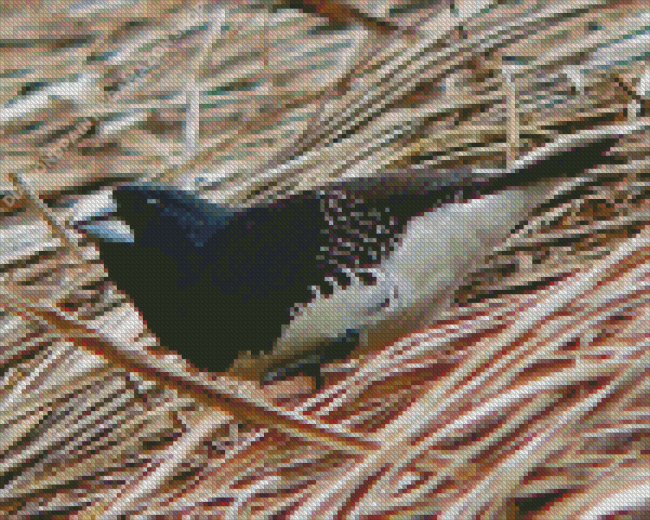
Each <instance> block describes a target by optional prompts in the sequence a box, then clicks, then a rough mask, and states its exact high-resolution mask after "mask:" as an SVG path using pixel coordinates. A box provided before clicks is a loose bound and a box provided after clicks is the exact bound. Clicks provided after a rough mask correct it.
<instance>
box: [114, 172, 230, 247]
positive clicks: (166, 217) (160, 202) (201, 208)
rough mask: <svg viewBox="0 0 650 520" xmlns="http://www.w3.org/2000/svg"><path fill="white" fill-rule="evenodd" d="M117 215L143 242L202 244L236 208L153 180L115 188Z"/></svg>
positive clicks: (223, 223)
mask: <svg viewBox="0 0 650 520" xmlns="http://www.w3.org/2000/svg"><path fill="white" fill-rule="evenodd" d="M113 197H114V199H115V201H116V204H117V216H118V218H119V219H120V220H122V221H124V222H125V223H126V224H128V226H129V227H130V228H131V229H132V230H133V234H134V235H135V239H136V240H138V241H139V242H140V243H141V244H142V245H152V244H154V243H155V244H156V245H163V244H165V243H167V242H172V241H173V243H174V244H175V246H174V247H178V245H179V244H182V243H184V242H185V241H190V242H191V243H192V245H193V246H195V247H201V246H203V244H204V243H206V242H207V241H208V240H209V239H210V237H211V236H212V235H213V234H214V233H215V231H216V230H218V229H222V228H223V227H224V226H225V225H226V224H227V223H228V221H229V220H230V219H231V218H232V216H233V215H234V213H233V212H231V211H228V210H226V209H225V208H224V207H222V206H219V205H217V204H214V203H211V202H209V201H203V200H201V199H199V198H197V197H196V195H195V194H193V193H191V194H190V193H187V192H185V191H184V190H182V189H180V188H175V187H170V186H163V185H159V184H153V183H144V184H135V183H134V184H126V185H122V186H119V187H118V188H116V189H115V191H114V193H113Z"/></svg>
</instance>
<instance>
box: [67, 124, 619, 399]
mask: <svg viewBox="0 0 650 520" xmlns="http://www.w3.org/2000/svg"><path fill="white" fill-rule="evenodd" d="M605 137H606V138H604V139H596V140H595V141H592V142H588V143H587V144H586V145H584V146H581V148H580V149H578V150H571V149H569V150H563V151H560V153H557V154H554V155H552V156H550V157H547V158H546V159H545V160H543V161H533V163H532V164H528V165H524V166H521V167H517V168H514V169H511V171H508V170H503V171H499V170H493V171H489V172H487V173H486V172H485V171H484V172H480V171H472V170H471V169H467V168H463V169H458V170H453V171H442V170H441V171H438V172H433V171H431V170H426V169H424V170H422V172H423V173H422V174H421V175H416V176H414V175H409V176H407V177H406V178H405V179H406V180H404V178H402V179H396V178H393V179H392V180H391V178H390V176H384V177H382V178H381V179H378V178H377V177H376V176H373V175H368V176H366V177H361V178H357V179H353V180H345V181H343V182H341V183H338V184H337V183H332V184H331V185H330V186H327V187H325V186H322V187H319V188H316V189H312V190H306V191H303V192H300V193H298V194H294V195H293V196H288V197H281V198H279V199H275V200H272V201H271V200H269V201H266V202H265V203H263V204H257V205H254V206H251V207H237V206H233V205H229V204H224V203H218V202H214V201H212V200H208V199H205V198H204V197H202V196H201V195H200V194H199V193H197V192H196V191H194V190H191V189H187V188H180V187H176V186H171V185H163V184H156V183H152V182H149V183H138V182H131V183H126V184H123V185H120V186H117V187H116V188H115V189H114V191H113V198H114V205H113V207H112V208H111V211H110V213H111V217H112V218H117V219H119V222H121V223H122V224H120V226H118V227H117V229H118V230H119V232H111V231H110V230H114V229H116V226H115V221H114V220H113V221H107V220H103V221H102V220H101V219H100V220H99V221H97V220H93V219H92V218H90V217H89V218H85V219H81V221H80V224H79V229H81V230H83V231H85V232H87V233H88V234H89V235H91V238H92V236H94V237H99V238H98V246H99V250H100V257H101V258H102V261H103V263H104V265H105V267H106V269H107V271H108V274H109V278H110V279H111V280H113V281H114V282H115V283H116V285H117V287H118V288H119V289H120V290H122V291H124V292H125V293H126V294H127V295H128V296H129V297H130V298H131V299H132V301H133V303H134V305H135V307H136V308H137V309H138V311H139V312H140V313H141V315H142V318H143V319H144V321H145V322H146V325H147V327H148V328H149V329H150V330H151V331H152V332H154V334H155V335H156V336H157V338H158V339H159V341H160V343H161V345H164V346H165V347H167V348H169V349H171V350H174V351H176V352H177V353H178V354H179V355H181V356H182V357H183V358H185V359H186V360H188V361H189V362H191V363H192V364H193V365H194V366H195V367H197V368H198V369H200V370H207V371H209V372H214V373H229V374H234V375H237V376H241V377H245V378H248V379H251V380H257V381H258V382H260V383H262V384H264V383H268V382H270V381H275V380H278V379H281V378H283V377H288V376H290V375H292V374H296V373H302V374H303V375H309V376H315V377H317V378H319V374H320V373H319V367H320V365H321V364H322V363H323V362H326V361H331V360H333V359H343V358H345V357H346V356H347V355H349V353H350V352H351V351H352V350H353V349H355V348H358V347H375V346H380V345H386V344H390V343H391V342H392V341H395V340H396V339H397V338H399V337H401V336H403V335H404V334H407V333H408V332H409V331H413V330H415V329H417V328H418V326H422V324H424V323H425V322H426V320H430V319H431V317H432V316H434V317H435V315H436V314H437V313H439V312H441V311H442V310H443V309H445V308H447V307H448V306H449V301H450V298H451V297H452V295H453V292H454V290H455V289H456V288H457V287H458V285H459V283H460V282H461V281H462V280H463V279H464V278H465V277H466V276H467V275H468V274H469V273H470V272H472V270H474V269H476V267H477V266H478V265H480V263H481V262H482V261H483V259H484V258H485V257H486V255H487V254H488V253H489V252H490V251H491V250H492V248H493V247H494V246H495V245H497V244H498V243H499V242H501V241H502V240H503V239H504V238H505V237H506V236H507V235H508V234H509V233H510V232H511V231H512V230H513V229H514V228H515V226H516V225H517V224H518V223H519V222H520V221H522V220H525V219H526V217H527V216H528V215H529V214H530V212H531V210H532V209H534V208H535V207H536V206H538V205H539V204H541V203H543V202H544V201H545V200H547V199H548V197H549V196H550V195H551V194H552V192H553V190H554V189H556V184H555V183H554V182H553V180H552V179H554V178H555V177H557V175H558V174H559V173H562V174H564V175H577V174H580V173H581V172H584V171H585V170H587V169H588V168H589V167H591V166H593V165H595V164H600V163H602V161H603V154H604V153H605V152H606V151H607V150H608V149H609V148H610V147H611V146H612V144H613V142H614V140H615V139H614V138H611V136H610V137H609V138H607V136H605ZM549 179H550V180H549ZM357 195H358V197H357ZM332 200H336V201H338V202H337V204H335V206H334V209H333V210H332V209H331V207H330V211H329V212H328V210H327V207H328V203H331V201H332ZM348 203H352V204H351V207H352V210H356V209H359V208H361V209H362V211H361V212H355V211H351V212H350V211H348V215H347V216H342V213H345V211H343V210H344V209H345V208H346V206H350V204H348ZM377 207H379V208H381V209H382V211H380V212H379V213H378V214H376V215H375V216H374V217H373V218H372V219H370V224H369V227H370V228H373V226H374V228H380V227H382V226H381V225H379V224H378V222H380V221H381V222H388V221H397V225H395V226H393V228H392V229H389V231H388V232H386V233H384V234H383V235H382V236H383V240H384V241H383V242H382V239H380V240H376V241H375V248H374V249H373V247H369V251H361V254H360V251H359V249H355V247H354V244H352V246H351V249H350V251H348V254H347V256H345V255H343V256H342V257H338V258H335V259H334V256H335V255H334V249H335V248H333V247H332V244H333V243H336V241H337V239H338V242H341V240H342V241H343V242H346V243H347V242H348V239H349V238H350V236H353V237H354V236H356V237H357V238H358V237H359V233H358V231H359V228H360V224H359V222H360V220H359V218H358V217H357V218H356V220H355V219H354V218H353V217H352V216H350V215H351V214H357V213H361V214H363V215H365V216H367V215H369V214H372V213H373V209H375V208H377ZM377 215H378V216H377ZM104 216H105V212H104ZM337 216H338V217H339V218H340V219H341V220H342V221H343V224H342V225H340V226H337V222H336V220H337ZM344 217H345V218H344ZM109 222H113V223H112V224H110V225H109ZM106 227H108V229H109V232H107V230H106ZM126 228H128V229H130V230H131V234H130V235H128V234H126V233H125V232H124V229H126ZM378 235H381V233H378ZM380 238H381V237H380ZM352 241H354V240H352ZM357 242H359V240H357ZM377 244H381V246H382V247H381V248H380V249H384V250H383V252H382V253H381V254H379V255H377V249H378V246H377ZM361 249H362V248H361ZM373 255H375V256H378V258H375V257H373ZM333 259H334V260H333ZM321 382H322V381H321V380H319V384H317V387H318V386H320V383H321Z"/></svg>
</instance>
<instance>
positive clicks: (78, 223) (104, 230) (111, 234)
mask: <svg viewBox="0 0 650 520" xmlns="http://www.w3.org/2000/svg"><path fill="white" fill-rule="evenodd" d="M66 213H67V220H68V223H69V224H70V225H71V226H72V227H74V228H75V229H77V230H79V231H81V232H82V233H84V234H85V235H86V236H88V237H89V238H92V239H96V240H102V241H107V242H121V243H133V242H134V240H135V237H134V234H133V230H132V229H131V228H130V227H129V226H128V224H126V223H125V222H122V221H121V220H118V219H117V218H116V215H117V203H116V201H115V199H114V198H113V190H101V191H99V192H97V193H96V194H93V195H92V196H90V197H84V198H82V199H79V200H77V201H76V202H75V203H74V204H72V205H71V207H70V208H69V209H68V210H67V212H66Z"/></svg>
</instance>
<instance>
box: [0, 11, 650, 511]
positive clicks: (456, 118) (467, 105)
mask: <svg viewBox="0 0 650 520" xmlns="http://www.w3.org/2000/svg"><path fill="white" fill-rule="evenodd" d="M339 1H340V3H336V2H337V0H331V1H329V2H327V1H326V2H315V1H314V2H306V3H305V4H300V5H299V4H298V3H297V2H293V3H286V4H283V3H281V2H280V1H275V2H274V1H271V0H260V1H259V2H248V3H244V2H236V1H231V2H222V3H218V4H217V3H214V2H208V3H205V4H198V3H191V2H180V1H176V0H160V1H145V0H140V1H136V0H107V1H105V2H85V3H81V2H74V1H66V0H61V1H57V0H53V1H50V2H40V1H24V2H10V1H8V0H3V1H2V3H1V4H0V12H1V23H0V107H1V108H0V146H1V150H2V154H3V156H2V160H1V161H0V168H1V171H0V191H1V193H0V195H2V196H4V197H5V198H4V199H3V200H2V201H0V218H1V226H0V265H1V268H0V291H1V292H0V302H1V304H2V308H1V314H0V381H1V385H0V446H1V447H2V450H1V452H0V479H1V480H0V481H1V484H2V485H1V486H0V488H1V489H0V515H2V516H3V517H7V518H23V517H27V518H29V517H31V516H36V515H38V514H39V513H42V514H46V515H47V517H49V518H101V517H106V518H111V517H116V515H126V516H127V517H131V516H136V515H142V517H143V518H145V517H146V518H154V517H160V518H206V517H214V518H233V519H234V518H260V519H261V518H288V517H294V518H441V519H442V518H444V519H450V520H451V519H468V520H469V519H474V518H481V519H483V518H486V519H487V518H491V519H507V520H510V519H524V518H525V519H534V520H542V519H544V520H549V519H559V518H561V519H564V518H566V519H596V518H603V519H604V518H607V519H610V518H635V519H642V518H648V515H650V459H649V454H648V453H649V452H648V448H649V442H648V440H649V433H650V407H649V403H650V378H649V377H648V370H647V367H648V362H649V360H650V349H649V348H648V341H649V338H650V326H649V323H650V322H649V321H648V320H649V313H650V308H649V306H648V284H649V283H650V267H649V266H650V262H648V260H649V258H648V255H649V254H650V229H649V228H648V209H649V201H648V179H647V173H648V172H650V160H649V156H648V154H649V152H650V140H649V137H648V125H649V124H650V119H648V117H649V111H648V110H649V108H650V107H649V103H650V101H649V100H650V72H649V69H648V67H647V61H648V52H649V51H650V40H649V36H650V34H649V33H648V28H649V25H650V10H649V9H648V5H647V3H646V2H644V1H643V0H637V1H633V0H629V1H621V2H614V1H607V0H555V1H533V0H520V1H496V0H494V1H490V0H472V1H468V0H465V1H460V2H454V3H450V2H449V1H446V2H445V1H443V2H437V1H430V2H409V1H407V0H402V1H393V0H376V1H374V2H372V3H369V2H360V1H357V0H339ZM607 129H608V130H607ZM601 131H609V132H613V133H614V134H615V135H617V136H618V137H619V138H618V142H617V144H616V145H615V147H614V148H613V149H612V150H611V151H610V152H609V157H606V158H603V165H602V166H599V167H596V168H594V169H592V170H591V171H590V172H588V175H587V174H585V175H584V176H583V177H581V178H579V179H573V180H570V181H567V185H566V190H567V192H566V194H565V195H564V196H562V197H558V198H556V199H554V200H553V201H552V202H551V203H550V204H549V205H547V206H546V207H544V208H543V211H541V212H538V213H537V214H535V215H531V219H530V221H529V222H528V224H527V225H526V226H525V227H524V228H522V229H520V230H519V231H518V232H517V233H515V234H514V235H513V236H511V237H510V238H509V239H508V241H507V242H506V243H505V244H503V245H502V246H501V247H500V248H499V249H498V250H496V251H495V252H494V254H493V255H492V256H491V257H490V259H489V261H488V262H487V264H486V265H485V266H483V268H482V269H481V270H480V271H479V272H477V273H474V274H473V275H472V277H471V279H469V280H467V283H466V284H465V285H464V286H463V288H462V289H461V290H460V291H459V292H458V294H457V295H456V298H455V301H454V305H453V307H452V308H451V309H449V313H448V315H447V316H446V317H445V319H444V321H440V322H438V323H436V324H435V326H433V327H432V328H430V329H428V330H424V331H415V333H414V334H412V335H410V336H408V337H405V338H403V340H402V341H400V342H399V343H397V344H395V345H392V346H390V347H387V348H385V349H383V350H381V351H379V352H372V353H370V354H368V355H365V356H352V357H351V358H350V359H349V360H347V361H346V362H345V363H343V362H341V363H338V364H333V365H331V366H330V367H328V374H329V375H328V384H327V385H326V386H325V387H324V388H323V389H322V390H321V391H320V392H318V393H314V392H309V391H308V392H305V393H301V394H298V395H297V396H293V398H284V399H283V398H281V396H278V395H277V392H276V393H275V394H274V393H271V392H270V391H268V389H264V388H260V387H259V386H258V385H256V384H254V383H251V382H247V381H238V380H237V379H236V378H234V377H233V378H227V377H223V376H219V377H218V376H215V375H209V374H206V373H202V372H197V371H195V370H194V369H193V368H192V367H190V366H188V365H187V364H186V363H185V362H184V361H183V360H182V359H180V358H179V357H178V356H174V355H173V353H169V352H166V351H165V350H164V349H163V348H160V347H159V346H157V345H156V339H155V337H154V336H153V335H152V334H151V333H150V332H149V331H147V330H146V328H145V326H144V324H143V322H142V321H141V319H140V317H139V315H138V313H137V312H136V310H135V309H134V308H133V306H132V304H131V303H130V302H129V299H128V297H127V296H126V295H124V294H123V293H121V292H119V291H118V290H117V288H116V287H114V286H113V285H112V284H111V283H110V281H108V280H107V278H106V273H105V271H104V269H103V266H102V264H101V260H100V258H99V257H98V254H97V252H96V250H95V248H94V246H93V244H92V243H89V242H88V241H87V240H86V239H85V238H84V237H83V236H81V235H80V234H79V233H78V232H76V231H75V229H74V226H73V224H74V222H75V219H76V218H78V214H77V213H76V212H77V211H80V210H79V208H80V207H81V206H71V205H70V204H69V203H70V201H71V200H77V199H78V200H80V201H81V202H83V203H84V204H91V205H92V204H95V203H97V201H99V200H100V199H101V197H105V196H106V191H105V189H106V188H108V187H110V186H112V185H114V184H115V183H117V182H121V181H125V180H133V179H147V180H160V181H163V182H168V183H170V184H176V185H182V186H186V187H192V188H194V189H197V190H199V191H201V192H202V193H203V194H204V195H205V196H207V197H210V198H212V199H214V200H218V201H222V202H227V203H237V204H255V203H257V202H259V201H261V200H263V199H264V198H269V197H270V198H273V197H280V196H285V195H286V194H287V193H292V192H295V191H297V190H301V189H304V188H305V187H313V186H319V185H323V184H326V183H327V182H329V181H330V180H331V179H334V178H340V177H354V176H356V175H359V174H368V173H370V174H371V175H377V176H382V175H389V174H391V172H392V173H394V172H403V173H405V175H406V177H405V178H406V179H407V180H408V178H409V175H420V174H421V173H422V171H425V172H426V171H435V170H436V169H438V168H441V169H442V168H455V167H459V166H463V167H469V168H481V169H486V170H489V169H495V168H503V167H507V166H508V165H511V164H513V163H514V162H516V161H525V160H531V159H530V158H531V157H536V155H530V154H538V155H544V154H545V153H547V151H548V150H549V148H545V147H547V146H551V144H550V143H560V144H559V145H557V146H559V147H562V146H564V147H566V146H571V143H572V142H573V143H575V142H578V141H581V140H585V139H587V140H588V139H590V138H593V136H594V134H597V133H598V132H601ZM251 320H254V317H251ZM156 515H158V516H156Z"/></svg>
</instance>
